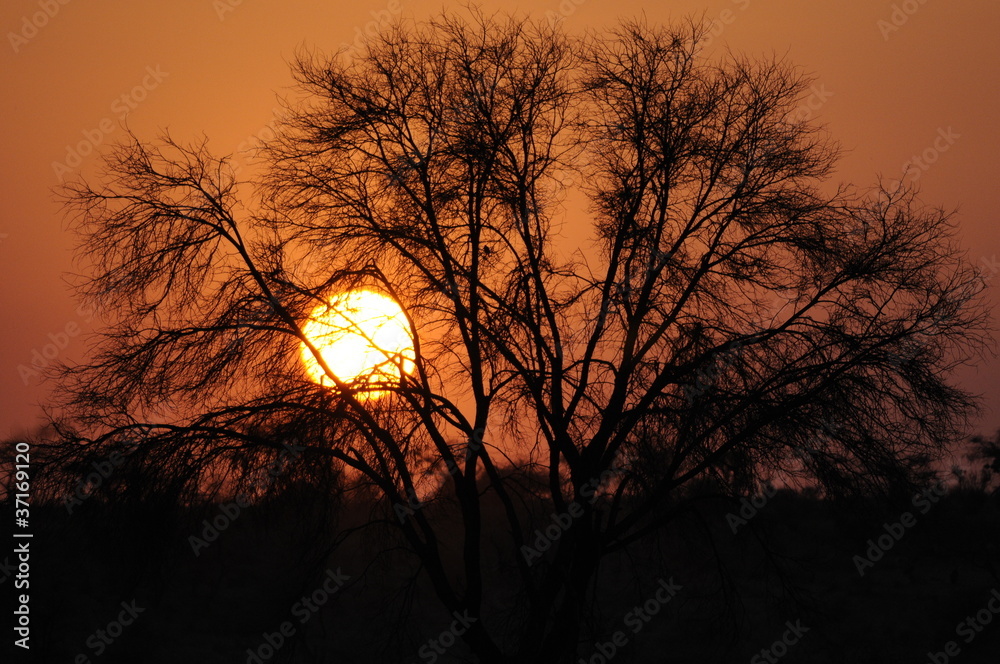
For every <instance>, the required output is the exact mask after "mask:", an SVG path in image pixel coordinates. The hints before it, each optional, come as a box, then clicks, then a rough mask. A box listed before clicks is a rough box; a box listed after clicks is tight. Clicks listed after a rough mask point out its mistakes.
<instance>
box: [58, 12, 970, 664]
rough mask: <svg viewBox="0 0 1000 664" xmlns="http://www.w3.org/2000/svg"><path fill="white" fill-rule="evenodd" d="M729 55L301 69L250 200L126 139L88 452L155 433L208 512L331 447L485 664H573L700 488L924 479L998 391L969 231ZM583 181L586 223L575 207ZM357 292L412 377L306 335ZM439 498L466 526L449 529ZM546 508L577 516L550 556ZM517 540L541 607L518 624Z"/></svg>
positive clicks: (163, 460)
mask: <svg viewBox="0 0 1000 664" xmlns="http://www.w3.org/2000/svg"><path fill="white" fill-rule="evenodd" d="M702 37H703V32H702V30H701V28H699V27H698V26H697V25H695V24H694V23H691V24H687V25H682V26H678V27H674V28H657V27H650V26H647V25H645V24H643V23H625V24H623V25H622V26H620V27H619V28H618V29H616V30H613V31H610V32H608V33H605V34H599V35H591V36H588V37H585V38H570V37H567V36H566V35H564V34H563V33H561V32H560V31H559V30H558V29H557V28H555V27H544V26H542V25H539V24H535V23H532V22H530V21H527V20H520V19H491V18H485V17H482V16H480V15H478V14H476V13H473V17H472V20H470V21H466V20H462V19H459V18H456V17H454V16H450V15H444V16H442V17H440V18H438V19H435V20H432V21H430V22H427V23H423V24H416V25H409V24H404V25H399V26H396V27H394V28H393V29H392V30H390V31H388V32H386V33H385V34H384V35H383V36H381V37H379V38H377V39H374V40H372V42H371V43H370V44H369V46H368V48H367V51H366V52H365V53H363V54H361V55H359V56H358V57H356V58H355V59H353V60H350V61H347V60H346V59H344V58H342V57H341V56H340V55H334V56H332V57H324V56H321V55H317V54H307V55H304V56H302V57H300V58H299V59H298V61H297V63H296V65H295V73H296V75H297V79H298V81H299V83H300V90H301V92H302V93H303V96H302V97H301V98H300V99H297V100H295V101H293V102H291V103H290V111H291V115H290V119H289V120H288V121H287V123H286V125H285V126H284V127H283V129H282V131H281V133H280V136H279V138H278V139H277V140H276V141H275V142H274V143H273V144H271V145H269V146H268V149H267V151H266V153H265V158H266V162H267V164H268V171H267V174H266V176H265V177H264V178H263V179H262V180H261V181H259V182H256V183H253V189H252V191H253V192H254V193H255V194H256V195H255V196H254V197H253V198H252V199H247V201H246V205H245V206H244V205H243V204H242V203H241V200H240V197H239V196H238V193H240V192H242V191H244V189H243V188H242V187H243V185H242V184H241V183H237V182H236V181H235V180H234V178H233V176H232V173H231V170H230V168H229V162H228V161H227V159H225V158H223V159H217V158H214V157H212V156H211V155H210V154H209V152H208V151H207V149H206V148H205V146H204V144H199V145H194V146H190V147H189V146H184V145H181V144H179V143H177V142H174V141H173V140H171V139H170V138H169V137H166V138H164V139H163V140H162V141H161V142H160V145H159V146H158V147H157V146H153V145H148V144H144V143H142V142H140V141H138V140H134V141H133V142H131V143H129V144H126V145H121V146H118V147H117V148H115V150H114V151H113V152H111V153H110V155H109V158H108V162H107V163H108V167H109V170H108V174H107V176H106V177H105V179H104V181H103V183H102V184H101V185H100V186H99V187H92V186H90V185H88V184H86V183H78V184H75V185H72V186H71V187H70V189H69V190H68V197H69V199H70V201H71V203H72V204H73V205H74V206H75V209H76V210H77V212H78V217H77V223H78V228H79V230H80V231H81V233H82V237H83V238H84V242H83V245H82V256H83V257H84V259H85V261H86V262H88V264H87V265H86V266H85V269H86V270H87V272H88V273H89V275H90V276H89V278H88V279H87V280H86V281H85V282H84V283H83V284H82V286H81V289H82V293H83V294H84V295H85V296H86V297H88V298H89V299H90V300H92V301H93V303H94V304H95V305H96V306H97V307H98V308H99V310H100V311H102V312H104V316H105V321H106V324H107V327H106V329H105V330H104V331H103V332H102V335H101V339H100V343H99V344H98V345H97V346H96V349H97V350H96V354H95V356H94V359H93V360H92V361H91V362H89V363H88V364H86V365H83V366H79V367H75V368H71V369H67V370H66V375H65V376H64V381H63V385H64V387H65V393H64V398H65V401H64V406H65V407H66V410H65V411H64V412H65V413H67V414H69V415H72V416H73V417H74V418H75V419H74V422H76V431H77V432H78V433H76V434H75V435H76V442H77V443H78V444H77V445H75V446H74V448H73V449H74V450H78V449H90V450H94V449H101V447H102V446H106V445H113V444H114V441H116V440H117V439H118V438H119V437H121V436H122V435H126V434H127V432H128V431H129V430H130V429H133V428H135V427H138V426H141V425H150V424H152V427H153V428H152V430H151V434H150V437H149V438H148V440H147V441H146V443H145V444H144V445H143V446H141V447H140V448H139V449H138V450H137V451H136V452H135V453H136V454H138V455H144V456H145V458H148V459H158V461H157V462H156V465H157V467H161V468H164V469H167V468H172V469H180V470H176V472H178V473H182V474H183V477H184V479H185V482H186V483H185V485H184V486H185V487H186V488H185V491H188V492H190V493H191V495H195V494H197V493H198V492H204V491H205V487H206V486H219V485H218V484H217V483H216V484H212V483H211V481H210V478H213V477H220V476H231V477H232V478H233V480H232V481H233V482H237V483H238V482H246V481H248V478H249V477H251V476H252V475H253V473H254V472H257V470H256V469H259V468H260V467H262V466H263V465H264V463H265V461H266V458H268V457H269V455H270V456H273V455H274V454H275V450H276V449H277V446H276V443H275V441H276V440H277V439H278V438H279V437H280V436H282V435H294V436H295V437H296V438H297V439H298V440H302V441H306V442H307V443H308V445H307V447H308V449H309V450H310V453H312V454H315V455H317V456H318V458H322V459H323V461H322V462H321V463H319V464H318V465H320V466H325V467H327V468H333V469H335V472H334V475H335V476H336V482H337V483H338V485H339V486H343V487H362V486H364V487H367V488H368V489H370V490H372V491H373V493H374V495H376V496H377V497H378V500H379V506H380V509H381V510H382V514H383V516H384V517H385V518H384V520H382V521H380V523H381V525H382V526H383V527H391V528H394V529H397V530H398V532H399V534H400V535H401V536H402V537H403V538H404V541H405V542H406V544H407V546H408V550H409V551H410V552H411V554H412V555H413V556H414V557H415V558H416V559H417V560H418V561H419V563H420V567H421V569H422V574H424V575H426V578H427V579H428V580H429V582H430V583H431V585H432V586H433V589H434V591H435V593H436V596H437V598H438V599H439V600H440V602H441V603H442V604H443V605H444V607H446V608H447V609H448V610H449V611H467V612H468V613H469V614H470V615H471V616H473V617H474V618H476V620H475V621H474V622H473V623H472V625H471V627H470V629H469V630H468V632H466V634H465V635H464V636H463V638H464V639H465V641H466V643H467V644H468V646H469V647H470V648H471V649H472V651H473V652H474V653H475V654H476V655H477V656H478V657H479V658H480V659H481V660H482V661H487V662H501V661H519V662H521V661H531V662H535V661H538V662H552V661H566V662H569V661H575V656H576V648H577V643H578V641H579V638H580V625H581V619H582V617H583V615H584V613H585V611H586V609H587V607H588V606H589V604H590V602H592V600H593V597H592V593H591V591H590V584H591V582H592V580H593V578H594V574H595V571H596V570H597V568H598V565H599V563H600V561H601V559H602V557H603V556H605V555H606V554H608V553H610V552H613V551H616V550H620V549H622V548H624V547H627V546H629V545H630V543H632V542H635V541H639V540H640V539H642V538H643V537H644V536H646V535H647V534H649V533H651V532H653V531H654V530H655V529H657V528H659V527H660V526H661V525H662V524H663V523H665V522H666V521H667V520H669V519H670V518H671V514H672V512H671V511H670V510H669V509H667V506H669V504H670V501H671V500H672V497H673V496H676V494H677V492H679V491H682V490H683V489H684V487H686V486H688V485H689V484H690V483H691V482H692V481H694V480H697V479H700V478H705V477H708V476H712V477H715V478H716V480H717V481H718V482H720V483H721V484H722V485H723V486H724V487H727V488H728V489H730V490H733V491H739V490H748V489H752V488H753V487H754V486H756V485H757V484H758V483H759V482H760V480H761V478H763V477H771V478H776V479H778V480H780V481H783V482H785V483H786V484H792V485H794V484H795V483H796V482H805V483H809V482H812V483H818V484H819V485H820V486H822V487H823V488H824V490H825V491H827V492H829V493H831V494H840V493H846V492H851V491H886V490H889V489H892V488H894V487H897V486H904V487H905V486H909V484H908V483H909V482H911V481H912V480H913V478H914V473H915V472H916V471H917V470H918V469H919V468H920V463H921V462H922V461H923V460H924V459H926V458H927V457H929V456H930V455H932V454H933V453H934V451H935V450H937V449H939V448H940V447H941V446H942V445H944V444H946V443H948V442H949V441H951V440H953V439H955V438H957V437H959V436H960V435H961V434H963V433H964V431H963V429H962V426H963V423H964V418H965V417H966V416H967V415H968V413H969V412H970V410H971V409H972V408H973V407H974V401H973V400H972V397H971V396H970V395H968V394H966V393H965V392H963V391H962V390H960V389H958V388H957V387H956V386H955V385H953V384H952V383H951V382H950V381H949V378H948V373H949V370H950V369H952V368H953V367H954V366H956V364H958V363H961V362H963V361H966V360H967V358H969V357H973V356H974V355H975V353H977V352H979V351H980V350H981V348H982V345H983V343H984V339H985V336H984V334H985V333H984V330H985V327H984V326H985V322H984V320H985V319H984V313H983V307H982V302H981V300H980V297H979V294H980V291H981V284H980V281H979V279H978V277H977V275H976V273H975V271H974V269H973V268H972V267H971V266H970V265H969V264H968V263H966V261H965V260H964V258H963V255H962V253H961V252H960V251H959V250H958V248H957V245H956V242H955V240H954V238H953V234H954V228H955V225H954V222H953V220H952V216H951V215H950V214H948V213H946V212H944V211H942V210H939V209H930V208H927V207H924V206H922V205H921V204H919V202H918V201H917V199H916V198H915V196H914V194H913V192H911V191H906V190H900V191H894V192H889V191H885V190H884V189H883V188H880V187H876V188H873V189H872V190H860V191H859V190H856V189H854V188H849V187H846V186H840V187H838V186H836V185H833V184H831V183H830V182H829V178H830V176H831V174H832V170H833V168H834V166H835V162H836V157H837V149H836V147H835V146H834V145H833V144H831V143H830V142H829V141H828V140H827V139H826V138H825V136H824V134H823V133H822V131H821V130H819V129H817V128H816V127H814V126H811V125H809V124H808V123H806V122H804V121H802V120H801V114H799V113H796V110H797V108H798V104H799V103H800V101H801V100H802V98H803V97H804V93H805V92H806V90H807V86H808V83H809V81H808V79H806V78H804V77H803V76H802V75H801V74H799V73H798V72H797V70H795V69H794V68H793V67H791V66H789V65H787V64H786V63H784V62H780V61H771V60H765V61H751V60H747V59H743V58H740V57H736V56H727V57H725V58H723V59H721V60H711V59H708V58H707V57H706V56H705V55H704V54H702V53H701V52H700V51H699V48H698V45H699V42H700V41H701V39H702ZM577 192H578V193H581V194H585V195H586V197H587V200H588V201H589V208H587V210H588V211H589V214H590V217H591V218H590V219H589V220H588V221H587V222H586V223H584V222H583V221H581V220H579V219H577V218H576V217H575V216H574V217H568V218H565V219H563V218H560V216H559V215H560V214H563V213H564V211H565V210H567V209H574V208H573V207H572V206H570V205H568V204H567V202H566V198H567V196H571V195H573V194H574V193H577ZM562 228H575V229H581V230H580V232H579V233H578V234H577V236H578V237H582V236H583V234H585V232H586V231H590V232H591V235H590V236H589V237H588V238H587V239H586V240H585V241H583V240H581V241H577V242H576V243H575V244H574V241H573V240H572V239H571V238H568V237H567V236H566V234H564V233H562V232H561V229H562ZM354 288H367V289H371V290H376V291H379V292H382V293H385V294H388V295H390V296H391V297H392V298H394V299H395V300H396V301H397V302H399V303H400V304H401V305H402V307H403V308H404V310H405V313H406V316H407V320H408V324H409V326H410V328H411V333H412V337H413V339H414V369H413V371H411V372H408V373H407V372H403V373H402V376H401V378H400V379H399V380H393V381H383V382H382V383H380V384H378V385H372V384H371V383H356V384H351V383H346V382H344V381H343V380H341V379H340V378H338V377H337V376H336V375H335V374H334V373H333V372H332V371H331V370H330V367H329V366H327V364H326V363H325V362H324V360H323V356H322V355H321V354H320V353H319V351H318V349H317V348H316V346H315V342H316V340H315V339H310V338H309V337H308V336H307V335H305V334H304V333H303V326H304V323H305V321H306V320H307V319H308V317H309V315H310V312H311V311H312V310H313V309H314V307H316V306H317V305H318V304H321V303H323V302H327V301H329V299H330V298H331V297H332V294H334V293H337V292H341V291H346V290H350V289H354ZM302 346H305V347H306V348H307V350H308V352H310V353H312V354H313V356H314V357H315V358H316V361H317V362H318V363H319V364H320V365H321V366H322V367H323V369H324V370H325V371H326V373H327V376H328V378H329V381H326V382H325V386H320V385H317V384H315V383H314V382H312V381H310V380H309V379H308V378H307V377H306V375H305V374H304V372H303V370H302V367H301V362H300V358H299V349H300V347H302ZM387 361H388V362H395V363H397V364H398V365H399V366H400V368H402V366H403V358H401V357H397V356H393V357H388V358H387ZM376 388H377V389H379V390H380V391H384V392H387V393H388V394H387V395H385V396H383V397H382V398H378V399H373V398H366V397H365V391H366V390H371V389H376ZM166 399H170V400H172V403H173V404H174V409H173V410H172V413H173V415H172V416H171V417H169V418H165V419H161V420H159V421H156V422H152V423H150V422H149V419H148V417H147V415H146V413H148V412H149V411H150V410H151V409H155V408H157V407H158V405H159V404H161V403H162V402H163V401H164V400H166ZM261 432H267V433H266V434H264V433H261ZM182 459H183V462H182V461H181V460H182ZM442 468H445V469H447V472H441V469H442ZM164 472H167V471H166V470H164ZM536 475H538V476H540V477H541V480H542V481H541V482H540V483H532V481H531V480H532V478H534V477H535V476H536ZM445 497H449V498H450V499H451V500H452V501H454V504H455V505H456V506H457V507H456V510H455V512H454V513H453V517H454V522H448V521H447V520H444V519H435V518H433V517H432V515H431V514H430V510H425V509H421V508H422V507H423V505H425V504H427V503H429V502H430V501H431V500H432V498H435V499H437V500H444V498H445ZM529 498H530V499H531V500H541V501H543V502H544V504H546V505H547V506H548V509H546V510H545V512H544V513H545V514H548V513H549V512H553V511H554V512H556V513H561V514H562V513H568V514H571V515H574V518H572V520H571V523H570V525H569V526H568V527H567V528H566V529H565V532H562V533H561V535H560V536H559V537H558V538H556V540H555V541H554V542H552V545H551V548H550V549H549V550H548V551H547V552H546V553H544V554H541V553H539V554H538V556H537V557H538V558H539V559H538V560H536V559H533V556H532V555H530V553H529V554H526V553H525V552H526V551H530V550H531V546H532V542H531V540H530V533H532V532H534V530H535V528H536V527H537V526H538V525H539V523H540V522H539V521H538V520H537V518H535V517H534V516H533V514H534V512H533V511H532V510H530V509H526V508H525V504H526V503H527V502H530V500H529ZM400 506H405V509H404V513H403V518H398V519H397V518H395V516H396V515H397V514H399V512H400V509H399V508H400ZM492 506H499V514H500V516H499V517H498V518H497V517H496V514H495V513H494V512H491V511H490V510H491V509H492ZM545 518H547V517H545ZM373 523H374V522H373ZM456 528H457V529H458V533H459V535H458V536H457V537H458V545H457V546H456V547H451V545H450V544H447V545H446V544H443V539H444V538H445V537H450V535H446V533H450V532H452V531H454V529H456ZM487 535H488V536H489V537H490V538H491V539H495V538H505V539H503V541H504V542H506V544H505V545H504V546H505V547H506V555H507V556H508V559H509V560H513V561H516V575H517V581H516V585H517V587H518V588H521V589H523V591H524V593H525V597H526V600H525V601H526V602H527V606H526V609H525V611H524V612H523V613H518V612H519V611H520V607H513V606H511V607H500V608H499V609H498V608H497V607H496V606H495V603H494V602H492V601H491V600H490V596H489V594H490V591H489V588H490V587H491V586H490V584H491V583H492V582H495V581H496V574H497V571H496V569H495V568H494V566H493V563H494V562H495V561H493V560H492V559H491V558H490V557H489V556H487V555H486V554H485V553H484V547H483V543H484V539H485V538H486V537H487ZM487 606H489V607H491V608H489V609H487V608H486V607H487ZM504 611H507V614H506V615H505V614H504V613H503V612H504ZM491 612H492V613H491ZM518 616H519V618H517V617H518ZM515 618H517V620H515ZM501 619H503V620H507V621H513V622H502V620H501ZM501 624H502V625H510V624H513V625H514V627H513V628H510V629H508V630H507V631H504V629H502V628H501V627H498V625H501Z"/></svg>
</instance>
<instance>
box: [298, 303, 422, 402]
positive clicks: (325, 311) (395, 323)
mask: <svg viewBox="0 0 1000 664" xmlns="http://www.w3.org/2000/svg"><path fill="white" fill-rule="evenodd" d="M302 331H303V333H304V334H305V336H306V338H308V339H309V341H310V343H312V345H313V346H315V347H316V350H317V351H319V354H320V356H321V357H322V358H323V361H324V362H326V364H327V366H328V367H330V371H331V372H333V374H334V375H335V376H336V377H337V378H338V379H339V380H341V381H343V382H345V383H347V384H348V385H350V386H351V387H355V388H357V389H359V390H360V391H359V392H358V396H359V397H363V398H377V397H381V396H384V395H385V394H388V392H387V391H386V390H382V389H378V388H379V387H388V386H391V385H398V384H399V382H400V379H401V377H402V374H404V373H405V374H412V373H413V370H414V368H415V364H414V351H413V337H412V336H411V335H410V326H409V323H408V322H407V320H406V315H405V314H404V313H403V310H402V308H401V307H400V306H399V304H398V303H397V302H396V301H395V300H393V299H392V298H390V297H388V296H386V295H382V294H380V293H376V292H374V291H369V290H352V291H347V292H345V293H341V294H340V295H337V296H336V297H334V298H333V299H331V300H330V303H329V305H327V304H321V305H319V306H318V307H316V308H315V309H313V311H312V313H311V314H310V316H309V320H308V321H306V323H305V325H304V326H303V328H302ZM300 355H301V357H302V363H303V364H304V365H305V369H306V373H307V374H308V375H309V378H311V379H312V380H313V381H315V382H317V383H319V384H320V385H328V386H332V385H334V382H333V380H332V379H331V378H330V377H329V376H328V375H327V374H326V371H324V369H323V367H322V366H321V365H320V363H319V361H318V360H317V358H316V356H315V355H314V354H313V351H312V350H310V348H309V347H308V346H307V345H306V344H305V343H304V342H303V343H301V344H300Z"/></svg>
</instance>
